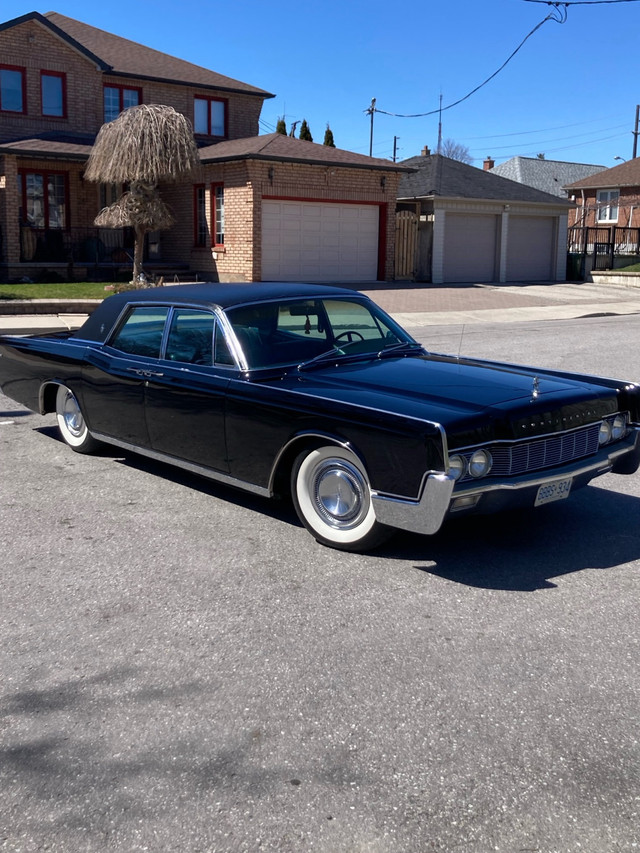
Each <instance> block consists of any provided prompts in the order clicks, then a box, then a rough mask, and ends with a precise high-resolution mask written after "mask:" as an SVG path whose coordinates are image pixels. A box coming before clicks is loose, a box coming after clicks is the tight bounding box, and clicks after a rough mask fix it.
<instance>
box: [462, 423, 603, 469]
mask: <svg viewBox="0 0 640 853" xmlns="http://www.w3.org/2000/svg"><path fill="white" fill-rule="evenodd" d="M599 430H600V424H599V423H595V424H589V426H586V427H582V428H580V429H576V430H572V431H571V432H563V433H558V434H557V435H550V436H547V437H546V438H536V439H532V440H531V441H520V442H517V443H515V442H514V443H513V444H494V445H488V446H487V448H486V449H487V450H488V451H489V452H490V453H491V456H492V457H493V466H492V468H491V473H490V474H489V477H516V476H518V475H519V474H527V473H529V472H530V471H540V470H542V469H544V468H553V467H555V466H557V465H564V464H565V463H567V462H571V461H573V460H574V459H581V458H584V457H586V456H591V455H593V454H594V453H596V452H597V450H598V447H599V444H598V432H599ZM453 452H456V451H453ZM458 452H459V451H458ZM461 455H462V456H466V457H467V458H468V457H469V456H470V455H471V452H469V453H467V452H465V451H462V453H461ZM471 479H473V478H472V477H470V476H469V475H468V474H467V475H465V476H464V477H462V481H465V480H471Z"/></svg>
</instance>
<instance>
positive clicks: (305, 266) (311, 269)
mask: <svg viewBox="0 0 640 853" xmlns="http://www.w3.org/2000/svg"><path fill="white" fill-rule="evenodd" d="M378 232H379V208H378V206H377V205H374V204H333V203H329V202H310V201H272V200H267V201H263V202H262V276H261V277H262V281H302V282H305V281H328V282H330V281H336V282H337V281H340V282H352V281H375V280H376V279H377V277H378Z"/></svg>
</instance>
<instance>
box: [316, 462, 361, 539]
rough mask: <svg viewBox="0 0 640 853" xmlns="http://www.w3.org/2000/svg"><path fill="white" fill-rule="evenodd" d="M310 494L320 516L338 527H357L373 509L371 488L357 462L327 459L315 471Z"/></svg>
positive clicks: (327, 522)
mask: <svg viewBox="0 0 640 853" xmlns="http://www.w3.org/2000/svg"><path fill="white" fill-rule="evenodd" d="M310 485H311V488H310V490H309V491H310V495H311V498H312V501H313V505H314V507H315V509H316V512H317V513H318V515H319V516H320V518H321V519H322V520H323V521H324V522H325V524H328V525H329V526H330V527H333V528H335V529H338V530H350V529H351V528H353V527H356V526H357V525H358V524H359V523H360V522H361V521H362V519H363V518H364V517H365V516H366V514H367V512H368V509H369V499H368V490H367V487H366V483H365V481H364V479H363V477H362V474H361V473H360V471H358V469H357V468H356V467H355V465H351V463H349V462H347V461H346V460H343V459H326V460H324V461H323V462H321V463H320V464H319V465H318V466H317V467H316V468H315V469H314V471H313V475H312V482H311V484H310Z"/></svg>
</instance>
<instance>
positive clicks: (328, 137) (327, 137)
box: [322, 122, 336, 148]
mask: <svg viewBox="0 0 640 853" xmlns="http://www.w3.org/2000/svg"><path fill="white" fill-rule="evenodd" d="M322 144H323V145H328V146H329V148H335V147H336V144H335V142H334V141H333V131H332V130H331V128H330V127H329V122H327V129H326V130H325V132H324V142H323V143H322Z"/></svg>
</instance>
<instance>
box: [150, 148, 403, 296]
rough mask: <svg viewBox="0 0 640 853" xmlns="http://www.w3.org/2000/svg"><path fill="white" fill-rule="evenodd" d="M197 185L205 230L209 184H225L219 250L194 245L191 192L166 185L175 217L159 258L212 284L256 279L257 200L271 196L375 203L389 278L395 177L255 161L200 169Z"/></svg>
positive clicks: (258, 246) (258, 276) (258, 268)
mask: <svg viewBox="0 0 640 853" xmlns="http://www.w3.org/2000/svg"><path fill="white" fill-rule="evenodd" d="M270 170H271V171H272V175H271V176H270ZM382 179H384V187H382V185H381V180H382ZM199 182H200V183H202V184H204V187H205V194H206V211H207V222H208V225H209V228H210V229H211V227H212V223H211V195H210V193H211V190H210V187H211V184H212V183H222V184H223V185H224V197H225V246H224V249H223V250H221V249H216V248H213V249H212V248H196V247H194V203H193V192H192V191H191V190H190V191H189V192H185V191H184V187H165V188H163V191H162V192H163V197H164V198H165V201H167V203H168V204H169V205H170V207H171V208H172V211H173V213H174V215H175V217H176V225H175V226H174V227H173V228H172V229H171V230H170V231H166V232H164V233H163V235H162V257H163V260H165V261H167V262H169V263H187V262H188V263H189V264H190V267H191V270H192V271H193V272H198V273H199V275H200V276H201V277H204V278H211V279H212V280H219V281H260V279H261V263H262V251H261V250H262V228H261V226H262V198H263V196H269V197H274V196H275V197H280V198H282V197H284V198H295V199H310V200H311V199H313V200H315V201H327V202H356V203H372V204H375V205H376V206H377V207H378V208H379V209H380V215H381V227H380V239H381V243H382V248H383V252H382V254H383V256H384V266H383V270H382V272H383V277H384V279H385V280H391V279H392V278H393V272H394V270H393V254H394V253H393V246H394V239H395V199H396V192H397V183H398V175H397V173H393V172H382V171H378V170H376V169H371V170H369V169H349V168H344V167H325V166H313V165H304V164H295V163H275V162H274V163H269V162H262V161H257V160H254V161H239V162H230V163H224V164H219V165H208V166H205V167H203V169H202V175H201V177H200V178H199Z"/></svg>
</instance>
